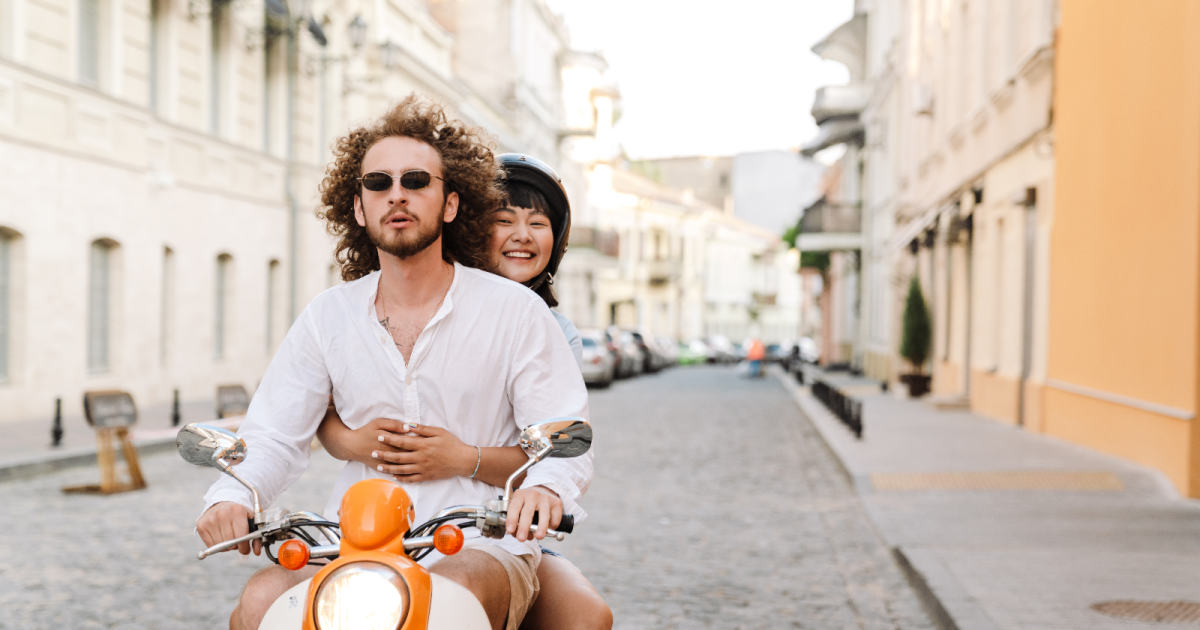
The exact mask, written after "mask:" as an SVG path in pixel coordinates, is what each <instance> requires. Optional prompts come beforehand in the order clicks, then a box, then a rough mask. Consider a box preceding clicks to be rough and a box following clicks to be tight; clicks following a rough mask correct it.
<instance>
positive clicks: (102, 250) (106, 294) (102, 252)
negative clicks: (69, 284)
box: [88, 240, 115, 372]
mask: <svg viewBox="0 0 1200 630" xmlns="http://www.w3.org/2000/svg"><path fill="white" fill-rule="evenodd" d="M114 248H115V244H114V243H113V242H112V241H107V240H99V241H96V242H94V243H92V251H91V262H90V265H89V273H88V369H89V370H91V371H92V372H104V371H107V370H108V369H109V358H110V354H111V353H110V337H111V335H110V333H111V331H112V287H113V249H114Z"/></svg>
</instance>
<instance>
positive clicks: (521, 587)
mask: <svg viewBox="0 0 1200 630" xmlns="http://www.w3.org/2000/svg"><path fill="white" fill-rule="evenodd" d="M463 548H464V549H473V550H475V551H482V552H484V553H486V554H487V555H489V556H491V557H493V558H495V559H496V560H497V561H498V562H500V565H501V566H503V567H504V572H505V573H507V574H508V625H507V626H506V628H507V630H517V629H518V628H520V627H521V622H522V621H524V620H525V614H526V613H528V612H529V609H530V608H532V607H533V602H534V601H536V600H537V596H538V591H540V590H541V585H540V584H538V579H537V558H534V557H533V556H531V555H522V556H514V555H513V554H511V553H509V552H507V551H505V550H504V549H501V548H500V547H497V546H496V545H492V544H489V543H486V542H483V541H481V540H479V539H475V540H473V541H471V540H469V541H467V544H466V546H465V547H463Z"/></svg>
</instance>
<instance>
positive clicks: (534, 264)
mask: <svg viewBox="0 0 1200 630" xmlns="http://www.w3.org/2000/svg"><path fill="white" fill-rule="evenodd" d="M553 250H554V230H553V228H552V227H551V224H550V216H549V214H548V213H547V212H546V200H545V198H544V197H543V196H542V195H541V193H539V192H538V191H536V190H534V189H532V188H530V187H528V186H525V185H522V184H512V185H510V186H509V198H508V205H506V206H505V207H503V208H500V209H498V210H496V211H495V212H493V213H492V247H491V252H492V266H493V271H494V272H495V273H498V274H500V275H502V276H504V277H505V278H508V279H510V280H514V281H516V282H520V283H526V282H529V281H530V280H533V279H534V278H536V277H537V276H538V274H540V273H541V272H542V270H544V269H545V268H546V264H547V263H548V262H549V261H550V252H552V251H553Z"/></svg>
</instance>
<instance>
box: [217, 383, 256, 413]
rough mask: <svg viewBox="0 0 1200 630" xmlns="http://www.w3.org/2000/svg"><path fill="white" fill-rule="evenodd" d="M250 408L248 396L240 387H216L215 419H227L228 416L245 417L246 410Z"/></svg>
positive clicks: (243, 388) (244, 389)
mask: <svg viewBox="0 0 1200 630" xmlns="http://www.w3.org/2000/svg"><path fill="white" fill-rule="evenodd" d="M249 408H250V395H249V394H247V393H246V388H245V387H243V386H241V385H218V386H217V417H218V418H228V417H230V416H243V415H246V410H247V409H249Z"/></svg>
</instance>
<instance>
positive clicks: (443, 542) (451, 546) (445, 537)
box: [433, 523, 463, 556]
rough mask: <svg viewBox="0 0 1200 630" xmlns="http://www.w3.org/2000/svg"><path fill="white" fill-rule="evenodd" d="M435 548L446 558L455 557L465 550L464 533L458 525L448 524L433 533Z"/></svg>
mask: <svg viewBox="0 0 1200 630" xmlns="http://www.w3.org/2000/svg"><path fill="white" fill-rule="evenodd" d="M433 548H434V549H437V550H438V551H439V552H441V554H442V555H444V556H453V555H454V554H456V553H458V552H459V551H461V550H462V548H463V533H462V530H461V529H459V527H458V525H455V524H454V523H446V524H445V525H442V526H441V527H439V528H437V531H435V532H433Z"/></svg>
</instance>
